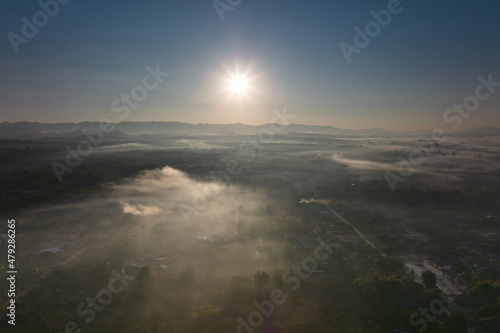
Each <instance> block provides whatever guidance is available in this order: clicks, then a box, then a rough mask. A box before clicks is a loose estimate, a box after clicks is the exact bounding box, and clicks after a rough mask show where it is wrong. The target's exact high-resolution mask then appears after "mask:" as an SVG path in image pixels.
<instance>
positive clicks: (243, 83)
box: [229, 76, 249, 95]
mask: <svg viewBox="0 0 500 333" xmlns="http://www.w3.org/2000/svg"><path fill="white" fill-rule="evenodd" d="M248 88H249V86H248V79H246V78H245V77H242V76H233V77H232V78H231V79H230V80H229V90H230V91H231V92H232V93H233V94H237V95H242V94H246V93H247V92H248Z"/></svg>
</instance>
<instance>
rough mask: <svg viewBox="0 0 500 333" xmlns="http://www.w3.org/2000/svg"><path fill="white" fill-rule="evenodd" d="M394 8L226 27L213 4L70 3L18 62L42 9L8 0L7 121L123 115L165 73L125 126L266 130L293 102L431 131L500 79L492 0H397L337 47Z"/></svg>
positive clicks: (491, 115)
mask: <svg viewBox="0 0 500 333" xmlns="http://www.w3.org/2000/svg"><path fill="white" fill-rule="evenodd" d="M42 1H43V2H50V0H42ZM222 1H223V2H226V1H227V0H222ZM233 3H237V1H236V0H234V1H233ZM388 3H389V1H378V0H352V1H334V0H330V1H326V0H321V1H319V0H318V1H303V0H266V1H264V0H243V1H242V2H241V4H240V5H238V6H236V7H234V8H233V11H230V12H229V11H228V12H225V13H224V21H221V20H220V19H219V16H218V14H217V12H216V10H215V8H214V5H213V0H182V1H177V0H168V1H166V0H165V1H160V0H150V1H138V0H134V1H131V0H109V1H94V0H86V1H83V0H71V1H69V2H68V3H67V4H64V5H60V8H59V12H58V13H57V14H56V15H55V16H54V17H51V18H49V20H48V23H47V24H46V25H44V26H42V27H40V28H39V31H38V34H37V35H36V36H35V37H33V38H31V39H28V40H29V41H28V43H26V44H20V45H19V52H18V53H17V54H16V53H15V52H14V49H13V47H12V44H11V42H10V41H9V38H8V34H9V33H11V32H12V33H15V34H18V35H22V32H21V28H22V27H23V24H24V23H23V22H22V20H21V18H22V17H26V18H28V20H29V21H30V22H32V20H33V15H34V14H35V13H37V12H38V11H40V10H41V8H40V5H39V4H38V1H31V0H23V1H22V2H21V1H15V0H4V1H2V2H1V3H0V22H1V30H0V36H1V42H0V43H1V44H0V60H1V64H2V68H1V72H0V85H1V89H0V100H1V106H0V107H1V113H0V121H10V122H13V121H20V120H27V121H40V122H78V121H85V120H90V121H92V120H95V121H98V120H101V119H103V118H108V119H111V120H112V121H120V119H119V118H118V116H117V114H116V113H113V112H112V110H111V103H112V102H113V101H114V100H115V99H116V98H120V96H121V94H123V93H125V94H130V92H131V90H132V89H133V88H134V87H135V86H137V85H141V84H142V81H143V78H144V76H145V75H147V74H148V72H147V71H146V67H147V66H150V67H152V68H154V67H155V66H157V65H160V67H161V70H162V71H165V72H169V73H170V75H169V76H168V77H167V78H165V80H164V81H163V82H162V83H161V84H159V86H158V87H157V88H156V89H154V90H152V91H149V92H148V96H147V98H146V99H145V100H144V101H141V102H140V103H138V106H137V108H135V109H133V110H131V111H130V114H129V116H128V117H127V118H126V119H125V120H128V121H183V122H190V123H235V122H242V123H249V124H262V123H266V122H268V121H269V120H270V119H271V118H272V109H273V108H282V107H283V106H287V108H288V110H289V112H291V113H294V114H296V115H297V117H296V118H295V119H294V121H295V122H297V123H304V124H320V125H332V126H336V127H342V128H370V127H383V128H388V129H394V130H402V129H426V128H429V129H430V128H434V127H436V126H441V125H442V124H443V123H444V122H443V119H442V116H443V113H444V111H445V110H446V109H447V108H449V107H451V106H452V105H453V104H454V103H462V101H463V100H464V98H465V97H467V96H468V95H471V94H473V93H474V91H475V88H476V86H477V85H478V80H477V77H478V76H480V75H483V76H484V77H487V76H488V75H489V74H493V78H494V79H495V80H496V81H500V3H499V2H498V1H493V0H479V1H469V0H467V1H465V0H463V1H459V0H454V1H452V0H444V1H433V0H413V1H410V0H401V2H400V6H401V8H402V11H401V12H400V13H399V14H393V15H392V19H391V22H390V23H389V24H388V25H387V27H385V28H381V31H380V33H379V34H378V35H376V36H375V37H373V38H372V39H371V42H370V44H369V45H368V46H367V47H366V48H364V49H360V50H361V52H360V53H359V54H353V55H352V62H351V63H348V62H347V61H346V58H345V57H344V55H343V53H342V51H341V49H340V47H339V44H340V43H342V42H346V43H349V44H354V36H355V32H354V30H353V29H354V28H355V27H356V26H358V27H360V28H361V29H364V27H365V25H366V23H368V22H369V21H372V20H373V17H372V16H371V14H370V11H372V10H374V11H376V12H378V11H380V10H386V9H387V7H388ZM238 71H239V72H241V73H247V74H246V75H247V76H248V78H249V85H250V87H251V89H250V90H249V91H248V96H243V97H240V98H238V97H236V96H231V95H230V94H229V93H228V92H227V91H225V90H224V89H225V88H226V80H227V79H228V78H229V77H230V75H231V74H234V73H236V72H238ZM499 111H500V88H499V89H498V91H497V92H496V93H494V94H492V96H491V97H490V98H489V99H487V100H486V101H482V102H481V105H480V107H479V109H478V110H477V111H476V112H474V113H473V114H472V115H471V116H470V117H469V118H467V119H466V120H464V123H463V128H468V127H479V126H491V125H496V126H500V115H499Z"/></svg>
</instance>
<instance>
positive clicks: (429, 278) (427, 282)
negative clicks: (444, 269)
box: [422, 270, 436, 289]
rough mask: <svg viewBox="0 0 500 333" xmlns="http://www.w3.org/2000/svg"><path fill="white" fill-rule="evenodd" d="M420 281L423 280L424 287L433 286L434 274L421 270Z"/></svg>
mask: <svg viewBox="0 0 500 333" xmlns="http://www.w3.org/2000/svg"><path fill="white" fill-rule="evenodd" d="M422 281H423V282H424V286H425V288H427V289H431V288H434V287H436V274H434V273H432V272H431V271H429V270H425V271H423V272H422Z"/></svg>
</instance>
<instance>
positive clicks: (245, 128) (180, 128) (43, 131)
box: [0, 121, 500, 139]
mask: <svg viewBox="0 0 500 333" xmlns="http://www.w3.org/2000/svg"><path fill="white" fill-rule="evenodd" d="M272 125H274V126H272ZM96 128H99V122H88V121H85V122H81V123H56V124H48V123H39V122H27V121H20V122H15V123H9V122H4V123H1V124H0V139H23V138H25V139H36V138H49V137H77V136H81V135H82V133H81V131H82V130H83V129H86V130H92V129H96ZM266 128H267V129H269V128H281V126H280V125H279V124H264V125H258V126H254V125H245V124H241V123H236V124H189V123H181V122H156V121H152V122H130V121H127V122H121V123H118V124H115V131H114V132H113V133H111V134H109V135H113V136H127V135H139V134H167V135H255V134H257V133H259V131H260V130H262V129H266ZM292 133H293V134H297V135H299V134H300V135H302V136H313V135H332V136H339V137H385V138H388V137H406V136H409V132H395V131H389V130H385V129H382V128H369V129H358V130H352V129H340V128H336V127H332V126H315V125H301V124H289V125H287V126H285V127H284V128H283V129H282V130H281V131H280V132H279V134H292ZM456 134H457V135H463V136H500V129H499V128H496V127H484V128H478V129H469V130H464V131H462V132H457V133H456Z"/></svg>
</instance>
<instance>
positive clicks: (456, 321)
mask: <svg viewBox="0 0 500 333" xmlns="http://www.w3.org/2000/svg"><path fill="white" fill-rule="evenodd" d="M443 332H445V333H467V320H466V319H465V317H464V315H463V314H461V313H453V314H452V315H451V316H450V318H448V320H447V321H446V322H445V323H444V324H443Z"/></svg>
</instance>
